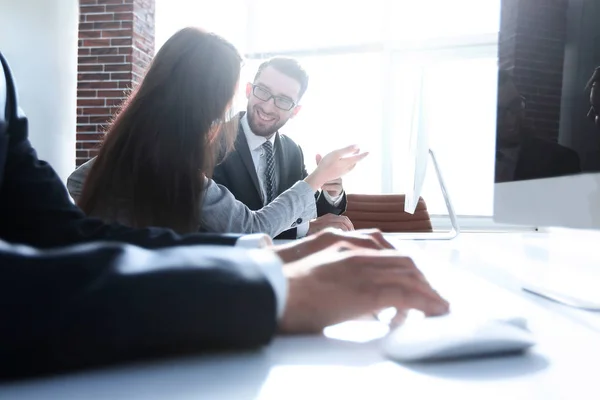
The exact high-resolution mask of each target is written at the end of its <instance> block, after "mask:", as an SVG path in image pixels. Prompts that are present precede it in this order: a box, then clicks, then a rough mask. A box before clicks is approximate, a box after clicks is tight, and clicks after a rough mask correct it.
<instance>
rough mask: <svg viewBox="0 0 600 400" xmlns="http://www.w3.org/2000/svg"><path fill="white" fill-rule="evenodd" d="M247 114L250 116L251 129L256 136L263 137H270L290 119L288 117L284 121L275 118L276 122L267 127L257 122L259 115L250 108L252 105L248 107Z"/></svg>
mask: <svg viewBox="0 0 600 400" xmlns="http://www.w3.org/2000/svg"><path fill="white" fill-rule="evenodd" d="M255 107H256V106H255ZM246 115H247V116H248V125H249V126H250V130H251V131H252V133H254V134H255V135H256V136H262V137H270V136H271V135H273V134H274V133H276V132H277V131H278V130H279V129H281V127H282V126H284V125H285V124H286V122H287V121H288V120H287V119H286V120H284V121H282V120H275V122H274V123H273V124H272V125H269V126H268V127H266V128H262V127H260V126H259V125H258V124H257V123H256V122H257V121H256V118H258V117H257V116H256V114H255V112H254V110H252V109H250V107H248V109H247V110H246Z"/></svg>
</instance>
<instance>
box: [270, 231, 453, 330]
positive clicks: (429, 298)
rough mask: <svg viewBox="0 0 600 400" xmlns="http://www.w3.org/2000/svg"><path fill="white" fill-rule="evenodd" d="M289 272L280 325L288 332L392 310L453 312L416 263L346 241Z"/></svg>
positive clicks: (289, 268)
mask: <svg viewBox="0 0 600 400" xmlns="http://www.w3.org/2000/svg"><path fill="white" fill-rule="evenodd" d="M341 250H346V251H341ZM284 273H285V274H286V276H287V277H288V288H289V290H288V298H287V302H286V308H285V311H284V314H283V317H282V319H281V321H280V325H279V328H280V330H281V331H282V332H284V333H309V332H319V331H321V330H322V329H323V328H325V327H327V326H329V325H333V324H336V323H340V322H343V321H347V320H350V319H355V318H359V317H362V316H364V315H367V314H372V313H377V312H379V311H381V310H383V309H385V308H389V307H395V308H396V310H397V311H398V313H400V314H403V313H405V312H406V310H409V309H416V310H419V311H422V312H423V313H424V314H425V315H427V316H434V315H443V314H446V313H447V312H448V311H449V304H448V302H447V301H446V300H444V299H443V298H442V297H440V295H439V294H438V293H437V292H436V291H435V290H433V288H432V287H431V286H430V285H429V283H428V282H427V280H426V279H425V277H424V276H423V274H422V273H421V272H420V271H419V269H418V268H417V267H416V265H415V264H414V262H413V261H412V260H411V259H410V258H409V257H404V256H402V255H400V254H399V253H398V252H396V251H393V250H384V251H381V250H372V249H364V248H357V247H355V246H353V245H351V244H349V243H343V242H340V243H337V244H335V245H333V246H330V247H329V248H328V249H325V250H322V251H320V252H318V253H315V254H313V255H311V256H309V257H306V258H303V259H300V260H298V261H295V262H293V263H291V264H288V265H286V266H285V268H284Z"/></svg>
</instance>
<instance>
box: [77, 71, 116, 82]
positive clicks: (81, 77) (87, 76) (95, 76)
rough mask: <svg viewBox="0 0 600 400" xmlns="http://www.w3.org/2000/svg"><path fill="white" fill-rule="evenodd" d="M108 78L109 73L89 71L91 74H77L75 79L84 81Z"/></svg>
mask: <svg viewBox="0 0 600 400" xmlns="http://www.w3.org/2000/svg"><path fill="white" fill-rule="evenodd" d="M108 79H110V74H106V73H103V74H95V73H91V74H77V80H78V81H80V83H81V82H85V81H103V80H108Z"/></svg>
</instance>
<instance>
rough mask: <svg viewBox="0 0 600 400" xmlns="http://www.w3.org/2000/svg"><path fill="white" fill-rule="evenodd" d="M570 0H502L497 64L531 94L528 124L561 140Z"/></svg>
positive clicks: (523, 90) (526, 93)
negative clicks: (563, 74)
mask: <svg viewBox="0 0 600 400" xmlns="http://www.w3.org/2000/svg"><path fill="white" fill-rule="evenodd" d="M567 6H568V2H567V0H552V1H548V0H503V2H502V10H501V14H502V15H501V26H500V38H499V48H500V49H499V64H500V67H501V68H504V69H508V70H510V71H511V72H512V76H513V77H514V82H515V85H516V86H517V88H518V89H519V91H520V92H521V94H522V95H524V96H525V97H527V111H526V117H525V124H526V125H527V126H528V127H529V128H531V129H532V130H533V131H534V133H535V134H536V135H538V136H541V137H546V138H548V139H551V140H557V138H558V132H559V121H560V105H561V93H562V84H563V77H562V73H563V65H564V57H565V43H566V28H567Z"/></svg>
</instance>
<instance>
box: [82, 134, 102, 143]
mask: <svg viewBox="0 0 600 400" xmlns="http://www.w3.org/2000/svg"><path fill="white" fill-rule="evenodd" d="M102 138H104V134H103V133H78V134H77V135H76V136H75V140H77V141H86V142H87V141H89V142H92V141H94V142H99V141H101V140H102Z"/></svg>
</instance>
